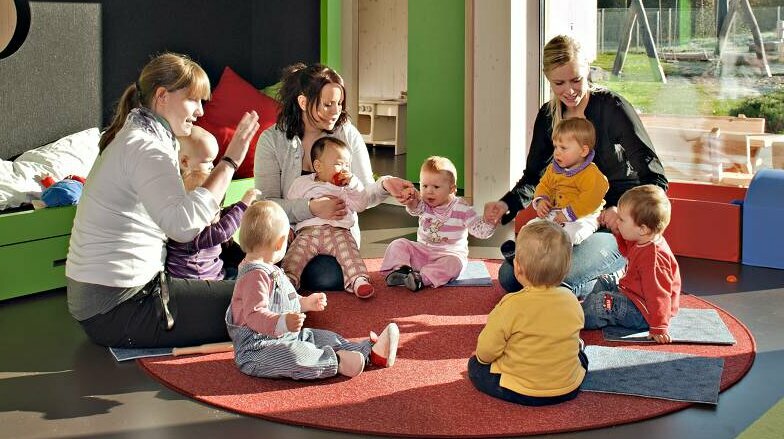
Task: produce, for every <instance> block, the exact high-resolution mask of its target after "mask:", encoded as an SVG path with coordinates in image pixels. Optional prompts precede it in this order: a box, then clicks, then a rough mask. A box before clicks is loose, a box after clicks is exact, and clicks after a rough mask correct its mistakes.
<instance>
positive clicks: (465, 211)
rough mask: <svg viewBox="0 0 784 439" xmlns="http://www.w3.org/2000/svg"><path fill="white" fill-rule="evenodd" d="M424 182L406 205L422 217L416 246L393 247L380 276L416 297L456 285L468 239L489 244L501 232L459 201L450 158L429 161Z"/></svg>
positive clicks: (394, 243) (402, 242)
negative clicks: (428, 290) (417, 293)
mask: <svg viewBox="0 0 784 439" xmlns="http://www.w3.org/2000/svg"><path fill="white" fill-rule="evenodd" d="M419 181H420V191H421V192H417V191H416V190H413V189H412V191H413V193H412V196H411V197H410V198H409V201H408V202H407V203H405V204H406V211H407V212H408V213H409V214H410V215H412V216H418V217H419V230H417V240H416V242H413V241H409V240H408V239H406V238H400V239H396V240H394V241H392V243H391V244H389V247H387V250H386V253H385V254H384V262H383V263H382V264H381V271H391V272H390V273H389V274H388V275H387V278H386V283H387V285H389V286H397V285H405V286H406V288H408V289H409V290H411V291H419V290H420V289H422V288H423V287H424V286H427V285H430V286H432V287H439V286H441V285H444V284H446V283H447V282H449V281H451V280H452V279H455V278H456V277H457V276H459V275H460V272H461V271H463V268H465V266H466V265H467V264H468V234H469V233H470V234H471V235H472V236H475V237H477V238H481V239H486V238H489V237H491V236H493V232H495V228H496V226H495V225H494V224H491V223H489V222H487V221H485V220H484V218H482V217H481V216H479V215H478V214H477V213H476V211H474V209H473V207H471V206H470V205H469V204H468V203H466V202H465V201H464V200H463V199H462V198H460V197H457V196H456V195H455V193H456V192H457V170H456V169H455V165H454V164H453V163H452V162H451V161H450V160H449V159H448V158H445V157H438V156H432V157H428V158H427V159H426V160H425V162H424V163H423V164H422V168H421V170H420V173H419Z"/></svg>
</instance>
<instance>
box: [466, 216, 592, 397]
mask: <svg viewBox="0 0 784 439" xmlns="http://www.w3.org/2000/svg"><path fill="white" fill-rule="evenodd" d="M517 248H518V249H522V248H524V249H525V251H520V250H518V251H517V252H516V255H515V259H514V272H515V277H516V278H517V280H518V281H519V282H520V283H521V284H522V285H523V289H522V290H521V291H519V292H516V293H509V294H507V295H505V296H504V297H503V298H502V299H501V301H500V302H499V303H498V304H497V305H496V306H495V308H494V309H493V310H492V311H491V312H490V315H488V317H487V324H486V325H485V327H484V329H482V332H481V333H480V334H479V341H478V342H477V345H476V355H475V356H474V357H472V358H471V359H470V360H469V361H468V377H469V379H470V380H471V382H472V383H473V384H474V386H475V387H476V388H477V389H478V390H479V391H481V392H484V393H487V394H488V395H490V396H494V397H496V398H500V399H503V400H506V401H510V402H514V403H517V404H523V405H532V406H540V405H549V404H557V403H560V402H564V401H568V400H570V399H573V398H574V397H576V396H577V393H578V391H579V389H580V385H581V384H582V382H583V378H585V373H586V371H587V370H588V358H587V357H586V356H585V353H584V352H583V343H582V340H580V329H582V327H583V323H584V320H585V319H584V317H583V310H582V308H581V307H580V303H579V302H578V301H577V298H576V297H575V295H574V294H572V292H571V291H569V290H568V289H566V288H564V287H561V286H559V285H560V284H561V281H563V279H564V277H565V276H566V273H567V272H568V271H569V265H570V262H571V254H572V249H571V244H570V242H569V238H568V236H567V235H566V232H564V230H563V228H561V227H560V226H558V225H557V224H555V223H553V222H550V221H541V222H536V223H530V224H528V225H526V226H525V227H523V228H522V229H521V230H520V233H519V234H518V235H517Z"/></svg>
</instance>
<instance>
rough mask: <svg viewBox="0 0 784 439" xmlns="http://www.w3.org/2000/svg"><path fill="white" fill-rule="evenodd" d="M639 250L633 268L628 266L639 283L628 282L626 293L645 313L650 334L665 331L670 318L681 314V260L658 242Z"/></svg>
mask: <svg viewBox="0 0 784 439" xmlns="http://www.w3.org/2000/svg"><path fill="white" fill-rule="evenodd" d="M665 245H666V244H665ZM636 250H637V251H635V253H637V254H636V255H635V257H634V258H633V261H634V267H629V270H634V271H635V272H636V273H637V274H638V275H639V285H638V286H634V285H632V284H627V285H625V286H627V288H625V293H626V294H627V295H628V296H629V297H630V298H631V299H632V300H633V301H634V302H635V304H636V305H637V307H638V308H639V309H640V312H642V314H643V316H644V317H645V320H646V321H647V322H648V326H649V327H650V329H649V333H650V334H651V335H659V334H664V333H666V332H667V330H668V328H669V323H670V319H671V318H672V317H673V316H675V315H676V314H677V313H678V307H679V298H680V288H681V280H680V272H679V269H678V263H677V261H676V260H675V258H674V257H673V256H672V255H671V254H670V253H668V252H667V251H665V250H663V249H662V248H660V247H659V246H658V245H653V244H651V245H648V246H645V247H642V248H637V249H636ZM630 262H631V261H630ZM624 283H625V282H622V285H623V284H624Z"/></svg>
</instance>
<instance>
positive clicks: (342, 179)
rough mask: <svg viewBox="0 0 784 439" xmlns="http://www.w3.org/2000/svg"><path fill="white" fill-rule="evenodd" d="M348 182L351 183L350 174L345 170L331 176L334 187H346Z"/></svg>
mask: <svg viewBox="0 0 784 439" xmlns="http://www.w3.org/2000/svg"><path fill="white" fill-rule="evenodd" d="M349 181H351V172H349V171H347V170H345V169H344V170H342V171H340V172H336V173H335V175H333V176H332V183H334V184H335V186H348V183H349Z"/></svg>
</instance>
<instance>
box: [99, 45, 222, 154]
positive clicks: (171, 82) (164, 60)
mask: <svg viewBox="0 0 784 439" xmlns="http://www.w3.org/2000/svg"><path fill="white" fill-rule="evenodd" d="M159 87H163V88H165V89H166V90H167V91H170V92H173V91H177V90H181V89H184V88H188V89H190V92H191V97H193V98H195V99H202V100H206V99H209V98H210V80H209V78H208V77H207V74H206V73H205V72H204V70H203V69H202V68H201V67H200V66H199V65H198V64H197V63H196V62H195V61H193V60H191V59H190V58H188V57H187V56H185V55H180V54H177V53H164V54H161V55H158V56H156V57H154V58H153V59H151V60H150V62H148V63H147V65H146V66H144V69H142V72H141V74H140V75H139V79H138V80H136V82H134V83H133V84H131V85H129V86H128V87H127V88H126V89H125V91H124V92H123V94H122V97H120V101H119V102H118V103H117V109H116V110H115V113H114V118H112V123H111V124H110V125H109V126H108V127H107V128H106V131H104V133H103V134H102V135H101V140H100V141H99V142H98V148H99V150H100V151H101V152H103V150H104V149H106V147H107V146H109V143H111V141H112V140H114V137H115V136H116V135H117V132H118V131H120V129H121V128H122V127H123V125H124V124H125V119H126V118H127V117H128V114H129V113H130V112H131V110H133V109H134V108H138V107H147V108H152V106H151V103H152V97H153V94H154V93H155V91H156V90H158V88H159Z"/></svg>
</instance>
